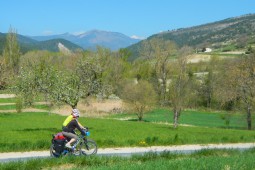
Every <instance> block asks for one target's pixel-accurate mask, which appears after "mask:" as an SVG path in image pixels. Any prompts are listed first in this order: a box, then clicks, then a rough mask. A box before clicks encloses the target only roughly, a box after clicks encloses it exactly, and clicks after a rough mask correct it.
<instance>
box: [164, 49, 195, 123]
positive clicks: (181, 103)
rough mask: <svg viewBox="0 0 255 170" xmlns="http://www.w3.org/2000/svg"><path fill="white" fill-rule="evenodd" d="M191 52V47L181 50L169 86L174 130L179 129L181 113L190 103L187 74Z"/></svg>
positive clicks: (174, 64)
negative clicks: (188, 102)
mask: <svg viewBox="0 0 255 170" xmlns="http://www.w3.org/2000/svg"><path fill="white" fill-rule="evenodd" d="M191 51H192V49H191V48H190V47H183V48H182V49H181V50H180V53H179V57H178V60H177V62H176V63H173V67H174V71H175V74H174V75H173V77H172V78H171V82H170V85H169V97H170V99H169V100H170V103H171V106H172V109H173V113H174V115H173V117H174V128H177V126H178V120H179V117H180V114H181V111H182V110H183V109H184V107H185V106H186V104H187V101H188V96H189V88H188V84H189V76H188V74H187V61H188V56H189V54H191Z"/></svg>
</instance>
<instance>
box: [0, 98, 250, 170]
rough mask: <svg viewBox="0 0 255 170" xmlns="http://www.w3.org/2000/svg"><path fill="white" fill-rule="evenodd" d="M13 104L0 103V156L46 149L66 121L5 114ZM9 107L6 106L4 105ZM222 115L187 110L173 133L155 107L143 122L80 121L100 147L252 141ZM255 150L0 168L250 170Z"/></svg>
mask: <svg viewBox="0 0 255 170" xmlns="http://www.w3.org/2000/svg"><path fill="white" fill-rule="evenodd" d="M13 102H15V99H0V103H1V110H3V111H2V113H0V121H1V124H0V134H1V138H0V152H13V151H32V150H48V149H49V147H50V144H51V138H52V134H55V133H57V132H60V131H61V126H62V122H63V121H64V119H65V118H66V116H62V115H58V114H54V113H49V112H47V111H46V110H47V106H46V105H42V104H38V105H35V106H33V108H35V109H44V110H45V112H35V111H33V112H22V113H16V112H4V111H6V110H9V111H11V110H13V109H15V105H14V104H10V103H13ZM4 103H8V105H7V104H6V105H5V104H4ZM224 115H226V113H225V112H216V111H215V112H213V111H210V112H209V111H198V110H186V111H184V112H183V114H182V115H181V118H180V126H179V127H178V128H177V129H174V128H173V126H172V124H171V122H172V113H171V111H170V110H169V109H164V108H159V109H155V110H153V111H151V112H148V113H146V114H145V116H144V120H143V121H142V122H139V121H137V117H136V115H135V114H127V113H121V114H110V115H108V116H105V117H101V118H91V117H81V118H79V120H80V122H81V123H82V124H83V125H85V126H88V127H89V128H90V131H91V136H90V137H91V138H92V139H94V140H95V141H96V142H97V144H98V147H99V148H107V147H127V146H128V147H132V146H140V147H145V146H162V145H163V146H164V145H167V146H169V145H183V144H204V145H206V144H211V143H239V142H244V143H245V142H254V140H255V134H254V132H253V131H248V130H245V128H246V127H245V126H246V125H245V119H244V117H243V115H242V114H233V115H231V117H229V120H230V121H229V124H228V125H226V123H225V121H224V120H223V119H222V116H224ZM254 153H255V150H254V149H250V150H247V151H237V150H202V151H199V152H196V153H192V154H176V153H167V152H166V153H162V154H159V155H158V154H156V153H147V154H145V155H134V156H132V157H131V158H121V157H98V156H92V157H63V158H60V159H51V158H46V159H33V160H28V161H18V162H10V163H1V164H0V169H3V170H4V169H31V168H32V169H155V167H157V168H159V169H163V170H164V169H254V168H255V164H254V162H255V160H254V159H255V158H254Z"/></svg>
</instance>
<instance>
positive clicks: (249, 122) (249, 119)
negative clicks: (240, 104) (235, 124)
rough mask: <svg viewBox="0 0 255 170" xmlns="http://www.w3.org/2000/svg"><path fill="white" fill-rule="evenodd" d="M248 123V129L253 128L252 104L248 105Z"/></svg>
mask: <svg viewBox="0 0 255 170" xmlns="http://www.w3.org/2000/svg"><path fill="white" fill-rule="evenodd" d="M247 124H248V130H251V106H250V105H248V106H247Z"/></svg>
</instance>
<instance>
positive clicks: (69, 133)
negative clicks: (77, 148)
mask: <svg viewBox="0 0 255 170" xmlns="http://www.w3.org/2000/svg"><path fill="white" fill-rule="evenodd" d="M79 117H80V112H79V110H78V109H73V110H72V113H71V115H70V116H68V117H67V118H66V119H65V121H64V123H63V128H62V129H63V132H62V133H63V135H64V136H65V137H67V138H69V139H71V140H70V141H69V142H67V143H66V145H65V146H66V147H67V148H72V146H71V145H72V144H73V143H74V142H76V141H77V139H78V136H77V135H76V134H75V132H74V130H75V129H76V128H77V129H78V130H79V131H80V132H81V134H82V135H84V136H85V132H84V131H83V129H86V128H84V127H83V126H82V125H81V124H80V123H79V122H78V118H79Z"/></svg>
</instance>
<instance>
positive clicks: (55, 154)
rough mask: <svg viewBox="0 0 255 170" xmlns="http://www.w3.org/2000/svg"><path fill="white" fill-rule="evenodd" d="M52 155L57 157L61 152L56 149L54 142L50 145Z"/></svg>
mask: <svg viewBox="0 0 255 170" xmlns="http://www.w3.org/2000/svg"><path fill="white" fill-rule="evenodd" d="M50 156H51V157H55V158H58V157H60V154H59V153H58V152H57V151H56V150H55V149H54V144H51V146H50Z"/></svg>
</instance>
